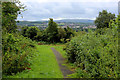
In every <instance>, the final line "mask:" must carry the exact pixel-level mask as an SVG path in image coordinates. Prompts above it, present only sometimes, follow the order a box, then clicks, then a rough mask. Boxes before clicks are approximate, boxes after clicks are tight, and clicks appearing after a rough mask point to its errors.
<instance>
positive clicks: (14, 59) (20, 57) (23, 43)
mask: <svg viewBox="0 0 120 80" xmlns="http://www.w3.org/2000/svg"><path fill="white" fill-rule="evenodd" d="M34 44H35V43H34V42H32V40H30V39H27V38H25V37H23V36H19V35H16V34H10V33H7V34H3V38H2V72H3V74H6V75H11V74H12V73H17V72H20V71H22V70H24V69H25V68H26V67H28V66H29V65H30V62H29V58H30V57H32V54H33V50H34V49H33V48H35V45H34Z"/></svg>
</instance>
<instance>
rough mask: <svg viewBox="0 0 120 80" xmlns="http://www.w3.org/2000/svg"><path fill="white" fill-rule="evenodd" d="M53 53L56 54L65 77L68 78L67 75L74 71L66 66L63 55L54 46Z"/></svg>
mask: <svg viewBox="0 0 120 80" xmlns="http://www.w3.org/2000/svg"><path fill="white" fill-rule="evenodd" d="M51 49H52V51H53V53H54V54H55V56H56V60H57V62H58V64H59V67H60V70H61V72H62V73H63V76H64V78H67V75H69V74H72V73H73V71H71V70H69V69H68V67H67V66H65V65H64V64H65V59H64V58H63V57H62V55H61V54H60V53H59V52H58V51H56V50H55V49H54V48H51Z"/></svg>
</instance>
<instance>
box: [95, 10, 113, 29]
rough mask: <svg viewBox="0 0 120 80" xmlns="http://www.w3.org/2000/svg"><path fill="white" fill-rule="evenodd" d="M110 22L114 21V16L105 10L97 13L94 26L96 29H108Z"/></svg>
mask: <svg viewBox="0 0 120 80" xmlns="http://www.w3.org/2000/svg"><path fill="white" fill-rule="evenodd" d="M110 20H115V14H111V13H108V12H107V11H106V10H103V11H102V12H99V16H98V17H97V18H96V20H95V25H96V26H97V28H98V29H100V28H104V27H107V28H109V22H110Z"/></svg>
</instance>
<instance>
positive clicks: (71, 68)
mask: <svg viewBox="0 0 120 80" xmlns="http://www.w3.org/2000/svg"><path fill="white" fill-rule="evenodd" d="M54 48H55V49H56V50H57V51H58V52H59V53H60V54H61V55H62V56H63V57H64V58H66V61H65V62H66V64H63V65H65V66H67V67H68V68H69V69H70V70H71V71H74V72H75V65H74V64H73V63H69V62H68V61H67V55H66V52H65V51H64V50H63V48H64V45H56V46H54ZM75 74H76V73H73V74H70V75H68V77H69V78H75V77H76V76H75Z"/></svg>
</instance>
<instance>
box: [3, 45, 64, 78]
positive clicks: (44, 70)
mask: <svg viewBox="0 0 120 80" xmlns="http://www.w3.org/2000/svg"><path fill="white" fill-rule="evenodd" d="M51 47H54V46H48V45H37V52H35V53H34V57H33V58H32V59H30V62H31V63H32V65H31V66H30V69H27V70H25V71H23V72H21V73H18V74H16V75H13V76H7V78H63V75H62V72H61V71H60V69H59V66H58V63H57V61H56V58H55V55H54V54H53V52H52V50H51V49H50V48H51ZM3 77H5V76H3Z"/></svg>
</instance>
